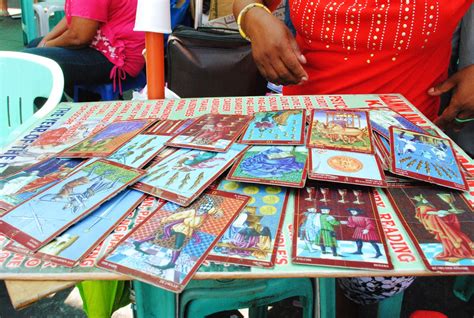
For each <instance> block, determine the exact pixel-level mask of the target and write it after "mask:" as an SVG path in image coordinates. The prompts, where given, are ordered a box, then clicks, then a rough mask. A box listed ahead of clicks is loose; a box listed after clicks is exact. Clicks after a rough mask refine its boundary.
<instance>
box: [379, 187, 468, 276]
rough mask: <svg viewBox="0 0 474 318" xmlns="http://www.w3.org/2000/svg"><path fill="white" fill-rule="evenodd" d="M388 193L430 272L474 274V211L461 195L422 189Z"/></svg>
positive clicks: (447, 191)
mask: <svg viewBox="0 0 474 318" xmlns="http://www.w3.org/2000/svg"><path fill="white" fill-rule="evenodd" d="M387 193H388V194H389V198H390V200H391V202H392V205H393V207H394V208H395V211H397V214H398V215H399V217H400V220H401V221H402V223H403V225H404V227H405V229H406V231H407V233H408V234H409V235H410V237H411V239H412V241H413V242H414V243H415V246H416V248H417V250H418V252H419V253H420V255H421V257H422V259H423V262H424V263H425V265H426V267H427V268H428V269H429V270H432V271H442V272H473V271H474V243H473V239H474V226H473V225H474V209H473V207H472V206H471V205H470V204H469V203H468V202H467V201H466V200H465V198H464V196H463V195H462V194H461V193H459V192H456V191H452V190H449V189H446V188H440V187H420V186H417V187H408V186H405V187H403V188H392V189H388V190H387Z"/></svg>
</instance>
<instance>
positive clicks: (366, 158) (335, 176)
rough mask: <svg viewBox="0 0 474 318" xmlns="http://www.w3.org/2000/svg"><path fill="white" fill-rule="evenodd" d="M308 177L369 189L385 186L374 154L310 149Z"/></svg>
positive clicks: (380, 166)
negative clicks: (362, 186) (367, 187)
mask: <svg viewBox="0 0 474 318" xmlns="http://www.w3.org/2000/svg"><path fill="white" fill-rule="evenodd" d="M308 177H309V178H310V179H314V180H323V181H332V182H339V183H350V184H357V185H366V186H371V187H386V186H387V182H386V181H385V174H384V172H383V169H382V165H381V163H380V160H379V159H378V157H377V155H375V154H366V153H357V152H348V151H339V150H330V149H317V148H312V149H310V151H309V173H308Z"/></svg>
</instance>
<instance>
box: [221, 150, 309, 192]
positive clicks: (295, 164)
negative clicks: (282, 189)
mask: <svg viewBox="0 0 474 318" xmlns="http://www.w3.org/2000/svg"><path fill="white" fill-rule="evenodd" d="M307 161H308V150H307V149H306V147H305V146H252V147H251V148H250V149H248V150H247V151H246V152H245V153H244V154H243V155H242V156H241V157H239V159H238V160H237V162H236V163H235V164H234V166H233V167H232V169H231V170H230V172H229V174H228V175H227V180H232V181H242V182H252V183H259V184H269V185H282V186H287V187H294V188H301V187H303V186H304V184H305V182H306V174H307V171H306V164H307Z"/></svg>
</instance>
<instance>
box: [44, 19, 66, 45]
mask: <svg viewBox="0 0 474 318" xmlns="http://www.w3.org/2000/svg"><path fill="white" fill-rule="evenodd" d="M66 30H67V22H66V17H64V18H62V19H61V21H59V23H58V24H56V26H55V27H54V28H53V29H52V30H51V31H50V32H49V33H48V34H46V35H45V36H44V38H43V39H42V40H41V42H40V43H38V47H43V46H44V44H45V43H46V42H47V41H51V40H52V39H55V38H57V37H58V36H60V35H61V34H63V33H64V31H66Z"/></svg>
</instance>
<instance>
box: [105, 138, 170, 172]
mask: <svg viewBox="0 0 474 318" xmlns="http://www.w3.org/2000/svg"><path fill="white" fill-rule="evenodd" d="M170 138H171V137H170V136H159V135H138V136H136V137H134V138H133V139H132V140H130V141H129V142H127V143H126V144H125V145H123V146H122V147H121V148H120V149H118V150H117V151H116V152H114V153H113V154H111V155H110V156H108V157H107V159H108V160H110V161H114V162H119V163H121V164H124V165H127V166H130V167H134V168H141V167H143V166H144V165H146V164H147V163H148V162H149V161H150V160H151V159H153V157H155V156H156V154H157V153H158V152H160V151H161V150H162V149H163V148H164V147H165V142H166V141H168V139H170Z"/></svg>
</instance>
